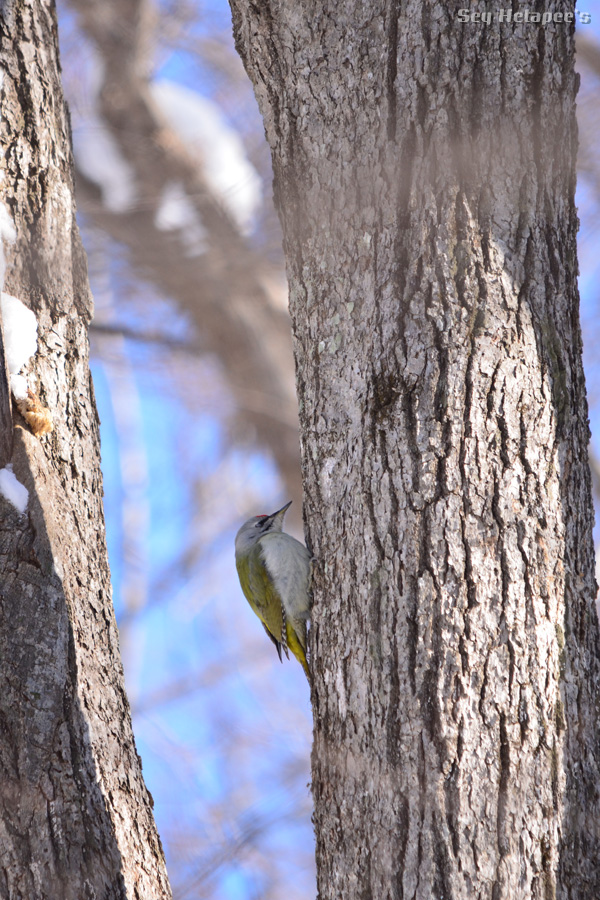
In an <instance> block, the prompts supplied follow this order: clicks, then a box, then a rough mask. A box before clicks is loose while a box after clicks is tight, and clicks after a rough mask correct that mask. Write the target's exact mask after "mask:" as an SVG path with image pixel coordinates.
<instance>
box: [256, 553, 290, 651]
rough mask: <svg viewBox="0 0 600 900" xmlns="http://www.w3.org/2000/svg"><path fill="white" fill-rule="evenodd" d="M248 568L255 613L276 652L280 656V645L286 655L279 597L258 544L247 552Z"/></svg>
mask: <svg viewBox="0 0 600 900" xmlns="http://www.w3.org/2000/svg"><path fill="white" fill-rule="evenodd" d="M248 570H249V577H250V590H251V591H252V600H253V605H254V609H255V612H256V614H257V615H258V617H259V619H260V620H261V622H262V623H263V625H264V627H265V631H267V633H268V635H269V637H270V638H271V640H272V641H273V642H274V644H275V646H276V648H277V653H278V654H279V656H280V658H281V649H280V647H279V646H278V645H282V646H283V649H284V650H285V653H286V655H287V637H286V632H285V621H284V614H283V605H282V603H281V597H280V596H279V594H278V593H277V591H276V590H275V585H274V584H273V580H272V579H271V576H270V575H269V572H268V570H267V567H266V566H265V564H264V562H263V560H262V558H261V556H260V547H259V545H258V544H255V546H254V547H253V548H252V549H251V550H250V553H249V554H248Z"/></svg>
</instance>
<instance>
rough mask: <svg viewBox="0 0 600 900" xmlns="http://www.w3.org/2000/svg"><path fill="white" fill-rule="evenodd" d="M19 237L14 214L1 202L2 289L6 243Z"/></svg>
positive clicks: (0, 251)
mask: <svg viewBox="0 0 600 900" xmlns="http://www.w3.org/2000/svg"><path fill="white" fill-rule="evenodd" d="M16 239H17V232H16V230H15V223H14V222H13V220H12V216H11V214H10V213H9V211H8V210H7V208H6V207H5V205H4V203H0V291H1V290H2V288H3V287H4V275H5V273H6V259H5V256H4V244H5V243H6V244H14V242H15V241H16Z"/></svg>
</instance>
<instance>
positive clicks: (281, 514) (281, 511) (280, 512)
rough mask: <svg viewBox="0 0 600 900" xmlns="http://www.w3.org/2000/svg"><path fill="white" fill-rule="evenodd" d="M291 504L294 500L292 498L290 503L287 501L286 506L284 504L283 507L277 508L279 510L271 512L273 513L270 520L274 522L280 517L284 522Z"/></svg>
mask: <svg viewBox="0 0 600 900" xmlns="http://www.w3.org/2000/svg"><path fill="white" fill-rule="evenodd" d="M291 505H292V501H291V500H290V502H289V503H286V504H285V506H282V507H281V509H278V510H277V512H274V513H271V515H270V516H269V522H274V521H275V520H276V519H278V518H280V519H281V521H282V522H283V517H284V516H285V514H286V512H287V511H288V509H289V508H290V506H291Z"/></svg>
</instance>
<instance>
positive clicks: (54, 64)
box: [0, 0, 171, 900]
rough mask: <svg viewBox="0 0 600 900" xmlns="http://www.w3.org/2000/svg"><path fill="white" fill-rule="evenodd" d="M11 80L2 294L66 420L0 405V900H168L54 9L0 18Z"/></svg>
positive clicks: (28, 9) (52, 404) (0, 54)
mask: <svg viewBox="0 0 600 900" xmlns="http://www.w3.org/2000/svg"><path fill="white" fill-rule="evenodd" d="M0 67H1V70H2V73H3V81H2V92H1V111H2V115H1V122H0V142H1V145H2V161H1V163H0V165H1V167H2V170H3V176H4V177H3V180H2V182H1V193H2V197H1V200H2V203H3V204H4V205H5V207H6V209H7V211H8V212H9V213H10V216H11V218H12V220H13V221H14V225H15V229H16V233H17V239H16V242H15V243H14V244H13V245H12V246H7V245H6V244H5V246H4V253H5V255H6V262H7V269H6V276H5V283H4V289H5V290H6V291H7V292H9V293H11V294H13V295H15V296H16V297H18V298H19V299H20V300H21V301H22V302H23V303H25V305H26V306H28V307H29V308H30V309H32V310H33V312H34V313H35V315H36V317H37V321H38V351H37V354H36V356H35V357H34V358H33V360H31V361H30V363H29V364H28V368H27V374H28V379H29V384H30V386H31V387H32V388H34V389H36V390H37V391H38V393H39V395H40V397H41V399H42V401H43V403H44V404H45V405H46V406H48V407H49V408H50V410H51V413H52V416H53V420H54V431H53V432H52V433H51V434H50V435H47V436H45V437H43V438H41V439H38V438H36V437H34V436H33V434H32V433H31V432H30V430H29V428H28V427H27V425H26V423H25V421H24V420H23V419H22V418H21V416H20V415H19V413H18V412H17V410H16V406H15V404H13V411H12V414H13V418H14V426H15V427H14V431H13V423H12V422H11V421H10V407H8V410H7V404H6V403H4V402H3V404H2V419H1V425H2V429H3V440H2V442H1V445H2V447H4V446H5V444H6V446H7V447H8V448H9V450H8V452H10V448H11V447H12V457H11V461H12V465H13V469H14V472H15V474H16V476H17V478H18V479H19V480H20V481H21V482H22V483H23V484H24V485H25V486H26V487H27V489H28V491H29V501H28V506H27V509H26V510H25V513H24V514H21V513H19V511H18V510H17V509H16V508H15V507H14V506H13V505H12V504H11V503H10V502H9V501H8V500H7V499H6V498H5V497H3V496H0V660H1V666H0V846H1V848H2V852H1V854H0V897H2V898H11V900H12V898H20V897H29V898H35V900H44V898H47V900H57V898H65V900H70V898H73V900H92V898H98V900H99V898H103V900H108V898H115V900H116V898H119V900H121V898H123V900H124V898H134V897H137V898H142V897H143V898H144V900H146V898H169V897H170V896H171V893H170V889H169V886H168V881H167V876H166V872H165V867H164V859H163V854H162V848H161V846H160V841H159V838H158V835H157V833H156V829H155V825H154V820H153V816H152V810H151V806H152V800H151V798H150V796H149V794H148V792H147V790H146V788H145V786H144V782H143V779H142V774H141V761H140V759H139V757H138V755H137V753H136V749H135V744H134V740H133V734H132V730H131V720H130V712H129V704H128V702H127V698H126V696H125V689H124V682H123V671H122V667H121V662H120V656H119V647H118V635H117V628H116V624H115V619H114V613H113V609H112V600H111V588H110V577H109V569H108V560H107V556H106V546H105V538H104V519H103V512H102V480H101V473H100V462H99V435H98V417H97V413H96V407H95V403H94V397H93V389H92V383H91V378H90V373H89V367H88V341H87V325H88V323H89V320H90V318H91V315H92V300H91V296H90V291H89V287H88V281H87V266H86V260H85V255H84V252H83V250H82V247H81V244H80V240H79V234H78V230H77V226H76V223H75V208H74V201H73V196H74V194H73V181H72V157H71V149H70V126H69V119H68V114H67V110H66V107H65V105H64V102H63V97H62V89H61V84H60V68H59V62H58V50H57V34H56V19H55V10H54V4H53V3H51V2H32V0H19V2H5V3H4V4H3V5H2V10H1V11H0ZM1 368H2V372H4V357H3V358H2V365H1ZM7 432H8V435H9V436H10V439H9V440H8V441H7V440H6V438H7ZM5 455H6V454H5ZM7 461H8V460H7V459H4V460H3V464H4V463H5V462H7Z"/></svg>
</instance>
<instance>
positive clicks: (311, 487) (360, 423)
mask: <svg viewBox="0 0 600 900" xmlns="http://www.w3.org/2000/svg"><path fill="white" fill-rule="evenodd" d="M231 5H232V9H233V20H234V32H235V36H236V41H237V46H238V49H239V51H240V53H241V55H242V58H243V59H244V62H245V65H246V68H247V70H248V72H249V74H250V77H251V79H252V81H253V83H254V86H255V90H256V94H257V98H258V100H259V103H260V106H261V111H262V114H263V117H264V121H265V128H266V133H267V137H268V139H269V142H270V144H271V148H272V153H273V160H274V168H275V194H276V198H277V201H278V206H279V210H280V215H281V219H282V222H283V226H284V235H285V237H284V241H285V251H286V257H287V263H288V275H289V280H290V298H291V299H290V307H291V314H292V320H293V331H294V340H295V355H296V366H297V386H298V394H299V402H300V418H301V433H302V459H303V473H304V487H305V495H306V518H307V527H308V535H309V537H310V541H311V545H312V549H313V552H314V553H315V556H316V558H317V563H316V567H315V577H314V612H313V631H312V650H313V668H314V690H313V704H314V712H315V725H314V739H315V742H314V751H313V792H314V799H315V826H316V835H317V866H318V884H319V897H320V898H321V900H334V898H335V900H340V898H341V900H345V898H347V900H350V898H352V900H355V898H363V900H367V898H377V900H382V898H394V900H400V898H405V900H408V898H411V900H430V898H432V897H436V898H441V897H444V898H455V900H464V898H467V897H477V898H489V900H501V898H503V900H509V898H510V900H515V898H540V900H541V898H544V900H549V898H553V897H559V898H572V900H575V898H578V900H584V898H589V897H600V867H599V865H598V860H599V859H600V803H599V793H598V785H599V784H600V742H599V721H598V716H599V712H598V704H597V697H598V694H599V691H600V677H599V666H598V662H599V641H598V620H597V615H596V611H595V603H594V601H595V594H596V586H595V582H594V574H593V545H592V522H593V512H592V504H591V496H590V477H589V470H588V463H587V456H586V449H587V443H588V439H589V430H588V424H587V405H586V397H585V386H584V378H583V371H582V364H581V335H580V326H579V317H578V294H577V284H576V275H577V259H576V231H577V216H576V213H575V207H574V201H573V196H574V189H575V152H576V125H575V94H576V89H577V78H576V75H575V74H574V71H573V39H574V28H573V24H570V23H564V21H560V22H556V23H547V24H541V23H540V24H537V23H532V22H529V23H527V24H525V23H521V24H519V23H515V22H499V21H498V11H497V10H496V11H494V13H493V19H492V21H491V22H490V23H489V24H482V23H471V22H467V23H463V22H461V21H460V20H459V18H458V14H457V13H456V11H450V10H449V9H448V8H447V7H446V5H444V4H442V3H438V2H429V3H423V4H411V3H409V4H402V5H400V4H397V3H395V2H385V3H384V2H382V0H373V2H370V3H368V4H365V3H362V2H358V0H345V2H341V3H340V2H339V0H325V2H319V3H313V2H310V0H297V2H295V3H293V4H291V3H281V2H278V0H266V2H264V3H260V4H259V3H256V4H247V3H245V2H243V0H231ZM567 7H568V9H569V10H570V13H571V14H572V13H573V7H572V5H571V4H568V5H565V4H563V3H561V4H557V3H553V2H549V3H547V4H545V5H544V10H545V11H547V12H548V11H549V12H550V13H553V12H554V11H556V12H557V13H559V14H560V15H559V18H562V19H564V17H565V10H566V9H567ZM571 18H573V16H572V15H571Z"/></svg>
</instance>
